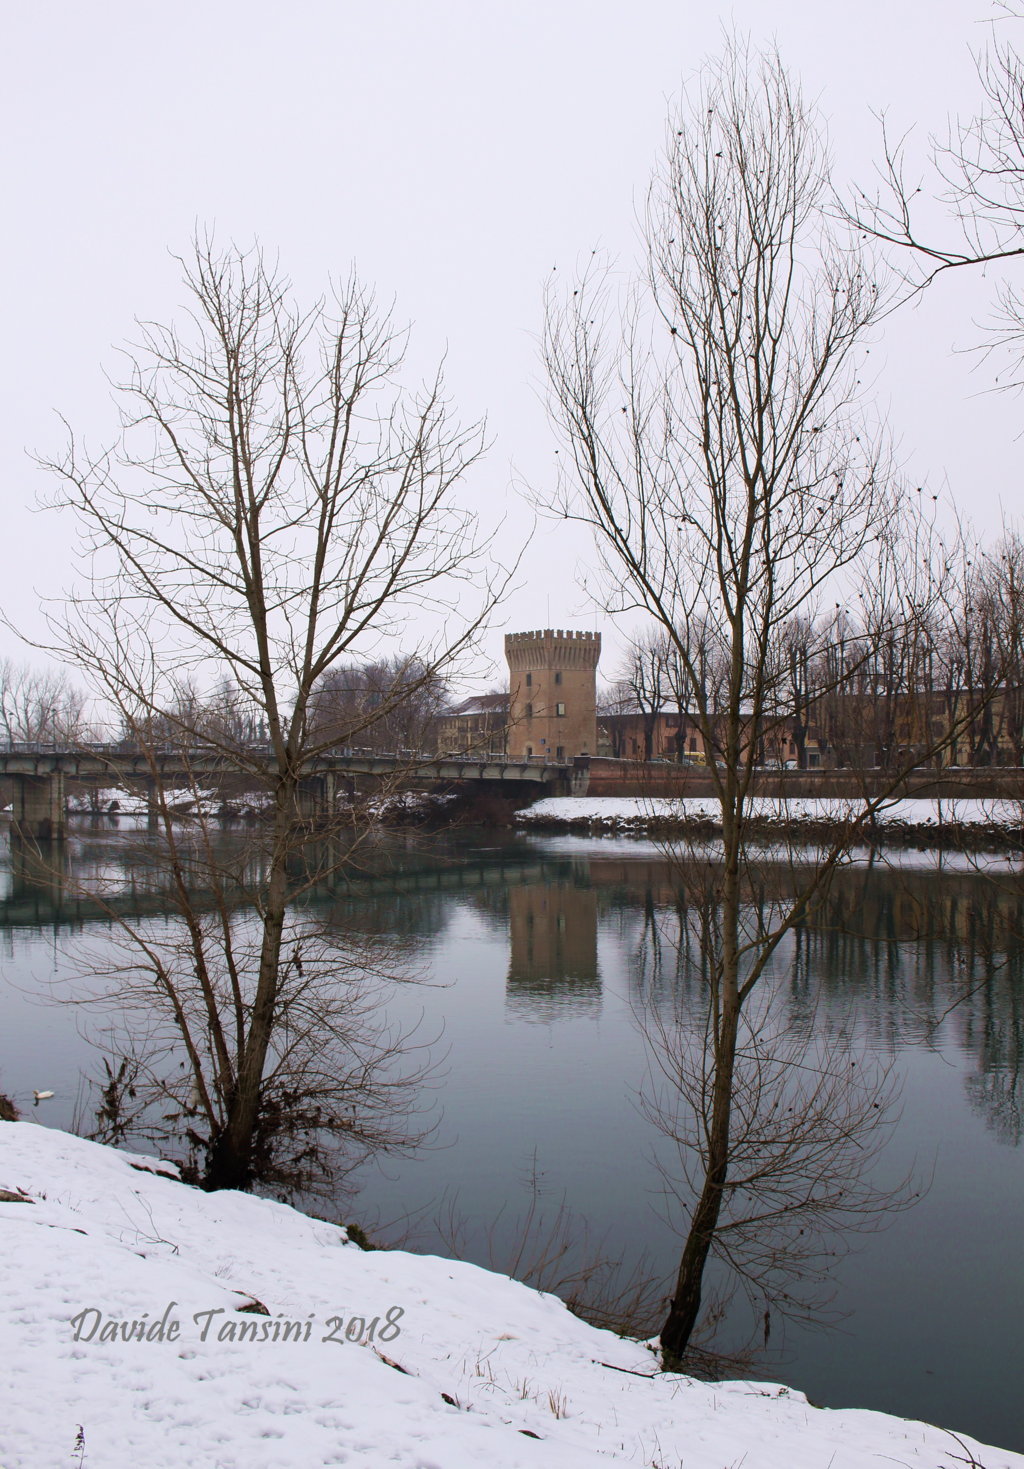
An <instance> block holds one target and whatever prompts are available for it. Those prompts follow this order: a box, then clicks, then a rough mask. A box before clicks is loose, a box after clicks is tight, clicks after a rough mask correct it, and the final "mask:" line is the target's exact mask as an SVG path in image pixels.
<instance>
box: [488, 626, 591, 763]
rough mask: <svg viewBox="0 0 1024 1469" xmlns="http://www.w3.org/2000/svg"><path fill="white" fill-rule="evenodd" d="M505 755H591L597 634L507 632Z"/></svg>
mask: <svg viewBox="0 0 1024 1469" xmlns="http://www.w3.org/2000/svg"><path fill="white" fill-rule="evenodd" d="M505 657H506V659H507V661H508V668H509V728H508V754H509V758H510V759H511V760H558V761H561V760H572V759H574V758H575V757H576V756H577V755H596V754H597V664H598V660H599V659H600V657H601V634H600V633H598V632H564V631H562V629H561V628H559V629H552V628H545V629H544V631H543V632H517V633H508V634H507V635H506V637H505Z"/></svg>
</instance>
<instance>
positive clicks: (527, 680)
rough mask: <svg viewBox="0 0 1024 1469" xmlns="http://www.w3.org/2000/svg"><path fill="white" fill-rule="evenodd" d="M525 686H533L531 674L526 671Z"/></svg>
mask: <svg viewBox="0 0 1024 1469" xmlns="http://www.w3.org/2000/svg"><path fill="white" fill-rule="evenodd" d="M526 687H527V688H528V689H532V688H533V674H532V673H528V674H527V675H526Z"/></svg>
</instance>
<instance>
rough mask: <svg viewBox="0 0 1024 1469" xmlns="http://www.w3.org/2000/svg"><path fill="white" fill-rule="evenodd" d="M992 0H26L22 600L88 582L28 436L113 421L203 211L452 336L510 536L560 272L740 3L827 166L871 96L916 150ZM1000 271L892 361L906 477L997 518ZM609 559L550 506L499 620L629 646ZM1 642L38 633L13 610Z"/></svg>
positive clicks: (18, 545) (15, 574) (624, 225)
mask: <svg viewBox="0 0 1024 1469" xmlns="http://www.w3.org/2000/svg"><path fill="white" fill-rule="evenodd" d="M995 13H996V7H995V5H994V3H991V0H860V3H859V4H858V5H856V6H849V5H841V6H840V5H835V4H831V5H830V4H827V3H824V0H775V3H773V4H771V5H770V6H769V5H765V4H763V3H756V0H736V3H734V4H733V5H731V6H730V5H727V4H720V3H718V0H702V3H699V4H698V3H695V0H676V3H670V0H633V3H632V4H630V5H629V6H624V5H613V4H611V3H609V0H547V3H539V0H515V3H501V0H490V3H488V0H377V3H376V4H372V3H364V4H362V5H356V4H354V3H351V0H293V3H292V4H291V5H289V6H287V7H285V6H282V5H280V4H270V3H267V0H245V3H241V0H178V3H176V4H175V5H173V6H160V7H157V6H153V5H146V4H140V3H139V0H131V3H127V0H99V3H97V4H93V5H82V4H81V3H80V0H33V3H32V4H28V5H25V4H22V5H15V4H12V3H8V4H7V5H6V6H5V8H4V31H5V41H6V57H7V60H6V66H5V85H4V96H3V100H2V103H0V105H2V107H3V110H4V113H5V117H4V134H5V137H6V140H7V145H8V150H7V164H6V169H5V174H6V177H5V194H6V199H7V220H8V224H7V228H6V231H5V232H4V236H3V251H4V254H5V256H6V259H5V272H4V279H6V281H7V291H6V299H5V312H4V315H5V322H4V326H5V333H4V335H5V338H6V350H5V353H4V358H3V364H2V370H3V405H4V412H3V415H2V432H0V460H2V474H3V485H4V495H5V516H4V521H3V532H4V533H3V551H4V574H3V578H2V586H0V606H2V609H3V611H4V612H5V613H6V614H7V616H9V617H10V618H11V619H12V620H14V621H16V622H17V623H19V624H20V625H21V626H23V627H25V628H26V629H27V630H28V631H29V632H30V633H32V632H38V630H39V628H40V619H39V612H38V606H39V593H41V592H45V591H50V592H58V593H59V592H60V591H61V590H62V588H63V587H64V586H65V585H66V584H67V582H68V579H69V576H70V566H71V561H70V545H69V535H70V527H67V526H65V525H64V524H63V523H62V522H55V521H54V518H53V517H52V516H51V515H46V516H44V515H40V514H38V513H34V512H33V511H32V509H31V507H32V505H33V503H34V500H35V496H36V495H37V494H38V493H39V491H40V490H41V489H44V488H45V484H44V482H43V480H42V477H41V476H40V474H39V473H38V472H37V471H36V470H35V468H34V467H33V465H32V464H31V462H30V460H29V458H28V457H27V455H26V450H27V449H38V450H40V451H45V450H51V451H52V450H53V449H54V448H55V447H56V446H57V444H58V442H59V438H60V430H59V424H58V422H57V420H56V417H55V416H54V415H55V411H60V412H61V413H63V414H64V415H65V416H66V417H67V418H68V419H69V420H70V422H71V423H72V424H73V425H74V427H75V428H76V430H77V431H79V432H81V433H83V434H85V435H86V436H87V437H90V438H92V439H93V440H94V441H99V440H102V439H104V438H105V437H107V436H109V434H110V431H111V429H112V427H113V424H114V422H115V413H114V408H113V405H112V402H111V400H110V396H109V391H108V389H107V387H106V384H105V381H104V378H103V375H102V368H103V367H104V366H107V367H110V368H112V367H113V366H114V361H115V358H114V352H113V348H114V347H115V346H116V344H118V343H119V342H121V341H123V340H124V339H125V338H127V337H130V335H131V330H132V321H133V318H134V317H136V316H142V317H149V318H151V319H156V320H164V319H168V318H170V317H171V316H173V314H174V313H175V311H176V309H177V307H178V305H179V303H180V302H181V300H182V298H183V293H182V290H181V288H180V285H179V280H178V267H177V266H176V265H175V263H174V261H173V260H172V259H171V258H170V253H169V252H170V251H172V250H177V251H181V250H184V249H186V248H187V244H188V240H189V236H190V234H191V231H192V229H193V227H194V224H195V223H197V222H198V223H199V224H201V225H204V226H205V225H213V226H215V227H216V230H217V233H218V237H219V238H220V239H221V240H222V241H225V242H226V241H228V240H229V239H234V240H235V241H237V242H238V243H248V242H250V241H251V240H252V238H253V237H254V236H258V237H259V238H260V240H261V241H262V243H263V244H264V246H265V247H269V248H270V249H278V250H279V251H280V257H281V263H282V266H283V267H284V268H285V269H286V270H287V271H288V273H290V274H291V276H292V278H293V279H294V281H295V282H296V285H297V286H298V287H299V289H300V290H301V291H302V292H303V293H305V294H307V295H309V296H312V295H314V294H317V293H319V291H320V290H321V289H322V288H323V286H324V284H325V282H326V279H327V277H328V275H329V274H332V273H333V274H335V275H342V276H344V275H345V274H347V272H348V269H349V266H350V264H352V263H354V264H355V266H356V268H357V270H358V272H359V274H360V275H361V277H362V278H363V279H364V280H366V281H368V282H372V283H374V284H376V286H377V287H378V289H379V292H380V294H381V295H382V296H384V297H387V298H390V297H391V296H394V298H395V301H396V307H397V313H398V315H399V316H400V317H401V318H403V319H408V320H411V321H412V322H413V324H414V331H415V350H414V354H413V355H414V358H415V360H416V361H417V362H419V363H421V364H423V365H424V366H425V365H426V364H427V363H428V362H430V361H432V360H434V359H436V358H437V357H438V356H439V355H440V354H441V353H443V352H447V379H448V384H449V389H450V392H451V395H452V397H453V399H454V400H455V402H456V404H457V405H458V407H459V409H460V412H461V413H462V415H463V416H464V417H465V418H466V419H470V418H474V417H476V416H479V415H482V414H486V415H487V417H488V420H489V424H490V432H491V437H492V439H493V447H492V449H491V452H490V454H489V455H488V458H487V460H486V462H485V464H484V465H483V466H482V467H481V468H479V469H478V470H476V471H474V475H473V479H472V481H471V483H470V484H469V485H468V486H467V494H468V496H469V498H470V499H471V500H472V501H473V502H474V503H477V504H479V505H480V507H481V508H482V509H483V510H484V511H485V513H487V514H492V513H493V511H494V509H495V507H496V506H497V505H499V504H502V503H504V505H505V507H506V510H507V513H508V516H509V520H508V525H509V534H510V535H512V536H516V535H518V534H521V532H522V531H524V530H525V528H526V526H527V524H528V522H529V513H528V511H527V510H526V508H525V506H524V505H523V503H522V502H521V500H519V498H518V496H517V494H516V492H515V490H514V489H513V482H514V480H516V479H517V478H518V479H523V480H526V481H529V482H531V483H533V484H534V485H537V486H538V487H543V486H544V485H545V484H547V483H549V482H550V476H551V474H552V465H553V444H552V440H551V436H550V431H549V429H548V426H547V422H546V418H545V411H544V406H543V388H542V382H541V375H540V370H539V365H538V357H537V333H538V329H539V325H540V314H541V308H540V303H541V293H542V289H543V285H544V282H545V281H546V279H547V277H548V276H549V274H550V272H551V269H552V267H553V266H557V267H558V268H559V270H560V271H565V272H566V273H567V274H568V273H571V272H572V270H573V268H574V266H575V264H576V262H577V260H578V259H579V258H580V257H584V256H589V254H590V251H591V250H592V249H594V248H595V247H599V248H602V249H605V250H609V251H611V252H612V253H613V254H614V255H615V256H616V257H617V258H618V259H620V260H621V261H622V263H623V265H625V266H628V265H629V264H630V262H631V261H632V259H633V258H634V257H635V255H636V253H637V241H636V226H635V201H636V200H638V199H639V198H641V197H642V195H643V192H644V189H645V187H646V182H647V179H648V176H649V174H650V171H651V168H652V166H653V163H654V160H655V156H656V154H657V151H658V149H659V147H660V144H661V140H662V134H663V127H664V120H665V116H666V112H667V109H668V105H669V102H670V101H671V99H672V98H673V97H675V96H677V95H678V93H679V91H680V87H681V85H682V83H683V82H684V80H685V79H686V78H687V76H689V75H691V74H692V73H693V72H694V70H695V69H696V68H697V67H698V66H699V64H700V62H701V59H702V58H703V57H704V56H705V55H706V54H708V53H709V52H710V51H713V50H715V49H717V47H718V45H719V42H720V38H721V27H722V25H723V23H724V24H729V23H732V22H734V23H735V25H736V26H737V27H738V28H739V29H740V30H741V31H749V33H750V35H751V36H752V38H753V39H754V41H755V42H756V41H764V40H768V39H771V38H772V37H773V36H774V37H775V39H777V41H778V44H779V47H780V50H781V53H782V56H783V59H784V61H785V62H786V63H787V65H788V66H789V67H790V68H791V70H792V71H793V72H795V73H796V74H797V75H798V76H799V77H800V78H801V79H802V82H803V84H804V87H805V90H806V91H807V93H808V94H809V95H811V96H814V97H816V98H817V99H818V100H819V102H820V106H821V110H822V112H823V114H824V116H825V118H826V119H827V120H828V123H829V126H830V130H831V136H832V142H833V146H834V150H835V154H836V158H837V164H838V168H837V176H838V177H839V178H840V179H841V178H842V177H843V176H844V175H850V174H853V175H855V176H856V177H857V178H858V179H859V180H862V181H864V180H867V179H868V178H869V176H870V172H871V168H872V160H873V159H874V157H875V156H876V155H877V152H878V135H879V134H878V125H877V123H876V121H875V120H874V118H873V117H872V115H871V114H872V109H875V110H878V109H882V108H888V109H889V111H890V115H891V118H892V121H893V125H894V126H895V127H896V128H897V129H898V130H901V129H903V128H904V127H909V126H911V125H917V127H918V130H919V136H920V142H921V145H922V148H923V144H924V140H925V135H926V134H927V132H928V131H929V130H930V129H931V130H940V131H941V130H942V129H943V128H944V125H945V119H946V116H947V114H948V113H950V112H955V111H960V112H962V113H965V114H966V113H969V112H970V111H971V110H972V109H973V107H974V105H975V102H976V95H977V93H976V82H975V79H974V72H973V65H972V62H971V58H970V54H969V47H970V46H971V45H974V46H980V45H981V44H983V42H984V40H985V38H986V34H987V28H986V26H985V25H984V24H983V22H984V21H985V20H986V19H987V18H989V17H991V16H992V15H994V14H995ZM1004 24H1012V23H1004ZM1017 25H1018V26H1019V29H1020V30H1021V32H1022V43H1024V22H1020V23H1017ZM990 286H991V283H990V282H988V281H986V280H985V279H983V278H982V276H981V275H980V274H975V275H973V276H970V277H964V278H962V279H961V280H959V281H957V282H955V283H954V282H950V283H946V284H943V285H940V286H939V287H936V288H935V289H934V290H933V292H932V294H931V296H930V298H929V299H928V300H927V301H926V302H925V303H924V305H923V306H921V307H919V308H918V309H916V310H915V311H912V312H906V313H904V314H903V315H902V316H900V317H899V318H897V319H895V320H894V322H893V323H892V325H891V327H890V328H889V329H888V330H887V332H886V335H885V338H884V340H883V341H881V342H880V343H879V344H878V346H877V348H876V349H875V351H874V353H873V358H872V360H873V361H876V362H877V364H878V367H877V371H878V380H877V396H878V400H879V402H880V404H881V406H882V408H883V410H885V411H887V412H888V415H889V418H890V421H891V424H892V427H893V430H894V433H895V435H896V438H897V440H898V443H899V445H900V452H901V455H902V457H903V459H904V462H905V464H906V466H907V470H908V473H909V474H910V475H912V476H913V477H914V480H915V482H919V483H926V482H927V483H928V484H929V485H930V487H931V488H932V489H933V490H935V491H943V490H945V489H948V492H949V494H950V496H951V497H952V498H953V499H954V500H955V501H956V502H957V503H958V504H959V505H960V506H961V507H963V508H964V509H965V510H966V511H967V512H968V513H969V514H970V515H972V516H973V517H974V519H975V521H976V523H977V524H979V526H981V527H982V528H983V529H985V530H987V531H990V532H992V533H995V532H996V531H997V529H998V525H999V522H1000V517H1001V515H1002V514H1004V513H1005V514H1007V515H1015V514H1016V513H1017V510H1018V506H1019V469H1018V462H1019V455H1020V444H1019V443H1018V440H1017V434H1018V431H1019V429H1020V427H1021V424H1022V423H1024V404H1022V403H1021V402H1020V401H1019V400H1013V399H1007V398H1003V397H998V396H991V395H986V394H984V393H983V392H982V390H983V389H984V388H985V387H986V386H987V385H988V383H989V381H990V377H989V372H988V370H987V369H986V368H985V367H984V366H982V367H981V368H978V369H976V370H973V371H972V360H971V359H970V358H969V357H965V356H964V355H962V354H959V353H957V352H955V351H954V348H956V347H958V346H959V347H963V346H967V345H969V344H970V343H971V342H972V341H974V340H977V336H978V332H977V330H976V329H975V328H974V326H973V325H972V319H975V320H976V319H981V318H983V317H984V316H985V313H986V307H987V304H988V300H989V291H990ZM588 556H589V547H588V544H587V542H586V541H585V540H584V539H583V538H582V537H581V535H580V533H578V532H575V533H572V532H569V531H568V530H564V529H562V528H560V527H559V526H553V525H550V524H548V525H544V526H542V527H541V529H540V531H539V533H538V535H537V536H536V538H535V540H534V542H533V544H532V546H531V548H530V550H529V552H528V553H527V557H526V561H525V563H524V571H523V575H522V578H521V581H522V587H521V589H520V590H519V591H518V592H517V593H516V594H515V595H514V596H513V597H512V599H511V600H510V601H509V602H508V604H507V606H506V608H505V609H504V611H503V613H502V614H501V615H500V617H499V618H498V620H497V623H496V630H495V633H494V634H493V636H492V637H491V638H490V639H489V640H488V644H487V647H488V650H489V651H490V653H491V654H492V655H493V656H495V657H497V658H500V650H501V642H500V635H501V631H502V630H504V629H507V630H517V629H525V628H532V627H539V626H555V627H567V626H573V627H595V626H598V627H600V628H602V630H603V631H604V634H605V638H606V647H607V652H606V655H605V657H604V659H603V661H602V672H603V673H604V675H605V676H606V677H609V676H611V675H612V674H613V673H614V671H615V664H616V661H617V659H618V657H619V656H620V650H621V641H622V640H621V638H616V636H615V634H614V631H613V629H612V628H611V627H610V626H609V624H608V621H607V619H606V618H603V617H601V616H599V615H595V613H594V611H593V609H592V608H589V607H588V605H587V603H586V600H585V598H584V596H583V595H582V594H581V592H580V591H579V590H578V588H577V586H576V584H575V581H574V578H573V576H572V574H571V572H572V568H573V567H574V566H576V565H577V563H584V562H586V560H587V559H588ZM2 653H9V654H12V655H13V656H17V657H20V656H25V654H24V650H23V649H21V647H20V645H19V644H18V643H17V640H16V639H15V638H14V636H13V635H12V634H10V633H9V632H6V631H4V630H3V629H0V654H2ZM481 672H482V674H486V670H484V669H483V668H481ZM502 673H503V668H502ZM484 681H486V678H485V680H484Z"/></svg>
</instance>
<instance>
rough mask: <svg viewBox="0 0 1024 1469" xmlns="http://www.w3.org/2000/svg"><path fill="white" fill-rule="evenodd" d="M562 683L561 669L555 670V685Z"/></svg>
mask: <svg viewBox="0 0 1024 1469" xmlns="http://www.w3.org/2000/svg"><path fill="white" fill-rule="evenodd" d="M561 682H562V670H561V669H560V668H559V669H556V670H555V683H561Z"/></svg>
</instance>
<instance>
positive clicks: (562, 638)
mask: <svg viewBox="0 0 1024 1469" xmlns="http://www.w3.org/2000/svg"><path fill="white" fill-rule="evenodd" d="M600 657H601V634H600V633H599V632H571V631H568V630H563V629H562V628H560V627H559V628H551V627H546V628H544V629H543V630H538V631H536V632H512V633H506V634H505V658H506V660H507V662H508V666H509V668H510V669H512V670H513V671H515V672H521V671H523V670H524V669H532V668H544V667H546V668H554V667H555V666H556V665H557V666H560V667H562V668H564V669H567V670H568V669H577V668H579V669H584V668H586V669H596V668H597V664H598V660H599V659H600Z"/></svg>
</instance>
